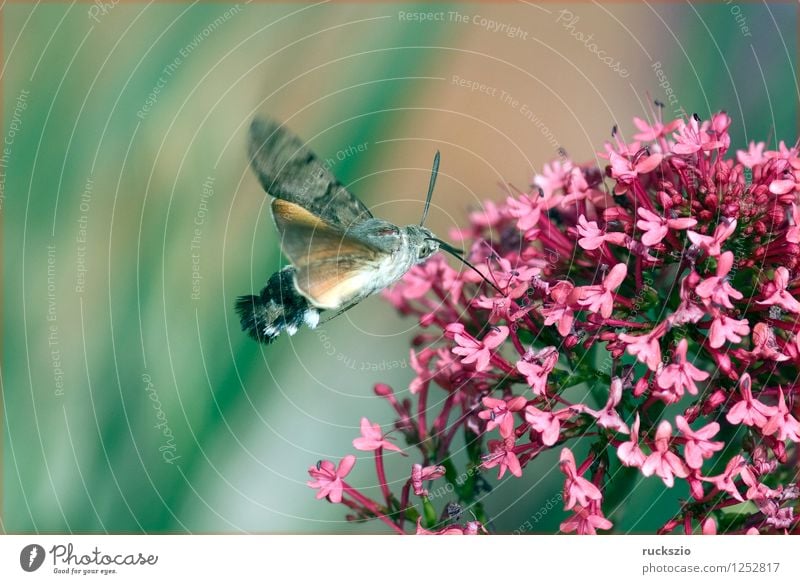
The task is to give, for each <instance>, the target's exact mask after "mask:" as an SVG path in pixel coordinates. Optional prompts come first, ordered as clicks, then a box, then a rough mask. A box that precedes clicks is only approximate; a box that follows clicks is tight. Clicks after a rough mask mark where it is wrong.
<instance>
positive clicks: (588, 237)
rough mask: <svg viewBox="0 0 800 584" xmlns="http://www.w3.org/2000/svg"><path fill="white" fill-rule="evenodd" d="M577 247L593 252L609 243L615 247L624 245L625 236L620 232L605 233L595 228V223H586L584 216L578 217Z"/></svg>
mask: <svg viewBox="0 0 800 584" xmlns="http://www.w3.org/2000/svg"><path fill="white" fill-rule="evenodd" d="M578 235H580V236H581V237H580V239H579V240H578V245H580V246H581V247H582V248H583V249H585V250H589V251H591V250H594V249H597V248H599V247H600V246H602V245H603V244H604V243H606V242H609V243H613V244H615V245H625V242H626V240H627V235H625V234H624V233H622V232H616V231H614V232H609V233H606V232H605V231H603V230H602V229H600V228H599V227H598V226H597V221H588V220H587V219H586V217H585V216H584V215H581V216H580V217H578Z"/></svg>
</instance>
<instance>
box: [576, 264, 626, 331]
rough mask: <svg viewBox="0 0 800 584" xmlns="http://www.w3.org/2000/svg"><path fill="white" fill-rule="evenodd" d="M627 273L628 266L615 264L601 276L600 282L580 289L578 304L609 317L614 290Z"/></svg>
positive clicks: (612, 305) (612, 306)
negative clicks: (601, 280) (603, 276)
mask: <svg viewBox="0 0 800 584" xmlns="http://www.w3.org/2000/svg"><path fill="white" fill-rule="evenodd" d="M627 273H628V266H626V265H625V264H622V263H620V264H617V265H616V266H614V267H613V268H611V270H610V271H609V272H608V274H607V275H606V277H605V278H603V283H602V284H600V285H594V286H583V287H582V288H581V289H580V298H579V300H578V304H580V305H581V306H585V307H586V309H587V310H588V311H589V312H599V313H600V315H601V316H602V317H603V318H608V317H610V316H611V311H612V310H613V309H614V291H615V290H616V289H617V288H619V286H620V284H622V282H623V280H625V276H626V275H627Z"/></svg>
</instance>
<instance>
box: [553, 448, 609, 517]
mask: <svg viewBox="0 0 800 584" xmlns="http://www.w3.org/2000/svg"><path fill="white" fill-rule="evenodd" d="M559 464H560V465H561V472H563V473H564V474H565V475H567V478H566V480H565V481H564V498H565V499H566V501H567V502H566V503H565V504H564V509H566V510H569V509H572V508H573V507H575V505H576V504H579V505H580V506H581V507H588V506H589V502H590V501H600V500H601V499H602V498H603V495H602V493H600V489H598V488H597V487H596V486H595V485H594V483H592V482H591V481H589V480H587V479H585V478H583V477H582V476H580V475H579V474H578V469H577V468H576V467H575V456H573V454H572V451H571V450H570V449H569V448H562V449H561V458H560V461H559Z"/></svg>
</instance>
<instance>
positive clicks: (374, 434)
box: [353, 418, 402, 452]
mask: <svg viewBox="0 0 800 584" xmlns="http://www.w3.org/2000/svg"><path fill="white" fill-rule="evenodd" d="M353 446H354V447H355V448H356V450H366V451H370V450H378V449H379V448H385V449H386V450H394V451H396V452H402V449H401V448H400V447H399V446H397V444H393V443H392V442H389V440H387V439H386V437H385V436H384V434H383V432H381V426H380V424H371V423H370V421H369V420H368V419H367V418H361V437H359V438H356V439H355V440H353Z"/></svg>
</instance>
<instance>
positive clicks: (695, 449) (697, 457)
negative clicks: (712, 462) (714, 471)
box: [675, 416, 725, 469]
mask: <svg viewBox="0 0 800 584" xmlns="http://www.w3.org/2000/svg"><path fill="white" fill-rule="evenodd" d="M675 425H676V426H678V430H680V432H681V434H683V435H684V436H685V437H686V444H685V445H684V447H683V457H684V459H685V460H686V464H687V465H689V468H693V469H699V468H700V467H702V466H703V460H704V459H708V458H711V457H712V456H714V453H715V452H717V451H719V450H722V448H723V447H724V446H725V443H724V442H712V441H711V438H713V437H714V436H716V435H717V433H718V432H719V424H717V423H716V422H711V423H710V424H707V425H705V426H703V427H702V428H700V429H699V430H692V428H691V426H689V422H687V421H686V418H684V417H683V416H677V417H676V418H675Z"/></svg>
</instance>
